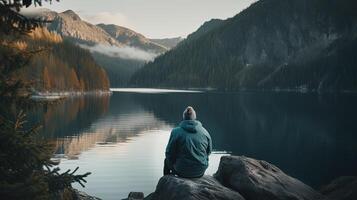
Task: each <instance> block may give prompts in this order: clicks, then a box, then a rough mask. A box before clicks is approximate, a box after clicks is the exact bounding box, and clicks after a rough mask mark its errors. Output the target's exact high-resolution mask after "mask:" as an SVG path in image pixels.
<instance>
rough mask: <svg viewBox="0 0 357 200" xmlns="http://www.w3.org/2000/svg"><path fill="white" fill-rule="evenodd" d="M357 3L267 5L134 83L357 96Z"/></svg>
mask: <svg viewBox="0 0 357 200" xmlns="http://www.w3.org/2000/svg"><path fill="white" fill-rule="evenodd" d="M356 9H357V3H356V2H355V1H353V0H345V1H338V0H331V1H324V0H291V1H285V0H260V1H258V2H256V3H254V4H252V5H251V6H250V7H249V8H247V9H246V10H244V11H242V12H241V13H239V14H238V15H236V16H234V17H232V18H230V19H227V20H225V21H212V22H211V23H206V24H205V25H204V26H202V27H201V28H200V29H199V30H198V31H197V32H195V33H193V34H192V35H191V37H188V39H186V40H184V41H183V42H181V43H180V44H179V45H178V46H177V47H176V48H175V49H173V50H171V51H169V52H167V53H165V54H164V55H162V56H159V57H157V58H156V59H155V61H154V62H150V63H148V64H147V65H145V66H144V67H143V68H142V69H141V70H139V71H138V72H137V73H136V74H135V75H134V76H133V78H132V80H131V83H132V84H133V85H136V86H149V87H150V86H151V87H156V86H160V87H214V88H221V89H233V90H237V89H238V90H242V89H268V90H271V89H274V90H302V91H336V90H338V91H341V90H357V82H356V80H357V61H356V59H355V56H353V52H356V51H357V42H356V41H357V40H356V39H357V14H356V12H355V10H356Z"/></svg>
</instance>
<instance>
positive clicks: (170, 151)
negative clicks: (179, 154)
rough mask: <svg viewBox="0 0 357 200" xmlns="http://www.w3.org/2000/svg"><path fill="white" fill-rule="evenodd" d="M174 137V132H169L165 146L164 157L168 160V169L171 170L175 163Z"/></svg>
mask: <svg viewBox="0 0 357 200" xmlns="http://www.w3.org/2000/svg"><path fill="white" fill-rule="evenodd" d="M176 143H177V142H176V136H175V133H174V131H171V135H170V139H169V142H168V144H167V146H166V151H165V157H166V159H167V160H168V164H169V168H171V169H172V166H173V165H174V164H175V161H176Z"/></svg>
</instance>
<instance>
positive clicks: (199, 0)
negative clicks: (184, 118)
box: [45, 0, 256, 38]
mask: <svg viewBox="0 0 357 200" xmlns="http://www.w3.org/2000/svg"><path fill="white" fill-rule="evenodd" d="M255 1H256V0H60V2H59V3H58V2H53V4H52V5H49V4H47V3H46V4H45V7H47V8H50V9H52V10H55V11H58V12H62V11H65V10H68V9H71V10H74V11H75V12H77V13H78V14H79V16H80V17H81V18H82V19H84V20H86V21H88V22H90V23H93V24H97V23H113V24H117V25H121V26H125V27H128V28H130V29H133V30H135V31H137V32H139V33H142V34H144V35H145V36H147V37H149V38H165V37H177V36H183V37H186V36H187V35H188V34H189V33H191V32H193V31H195V30H196V29H197V28H198V27H199V26H200V25H202V24H203V22H205V21H207V20H210V19H212V18H220V19H226V18H229V17H232V16H234V15H236V14H237V13H239V12H240V11H241V10H242V9H244V8H246V7H248V6H249V5H250V4H252V3H253V2H255Z"/></svg>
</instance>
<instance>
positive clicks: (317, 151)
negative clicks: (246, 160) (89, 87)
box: [33, 91, 357, 199]
mask: <svg viewBox="0 0 357 200" xmlns="http://www.w3.org/2000/svg"><path fill="white" fill-rule="evenodd" d="M356 100H357V97H356V96H353V95H348V96H318V95H310V94H293V93H281V94H274V93H216V92H205V93H154V94H151V93H125V92H123V91H122V92H120V93H117V92H114V93H113V95H112V96H111V97H83V98H73V99H68V100H66V101H65V102H64V103H63V104H60V105H55V106H51V107H46V108H41V109H39V110H38V112H37V113H36V114H34V115H33V117H34V118H36V119H39V120H40V121H41V122H42V123H43V124H44V127H45V129H44V132H43V135H44V136H46V137H48V138H53V139H54V140H55V141H56V144H57V152H56V153H57V156H58V157H61V158H62V159H61V167H62V168H64V169H67V168H74V167H76V166H80V170H81V171H83V172H85V171H91V172H93V175H91V176H90V177H89V179H88V184H87V187H86V189H85V191H87V192H89V193H90V194H95V195H98V196H99V197H102V198H104V199H117V198H118V197H125V196H126V195H127V193H128V192H129V191H132V190H136V191H143V192H145V193H149V192H151V191H152V190H154V188H155V185H156V182H157V180H158V179H159V177H160V176H161V174H162V171H161V170H162V160H163V157H164V148H165V145H166V142H167V139H168V136H169V132H170V129H171V128H172V127H173V126H175V125H176V124H177V123H178V122H179V121H180V120H181V117H182V111H183V109H184V108H185V107H186V106H187V105H192V106H194V107H195V109H196V110H197V114H198V118H199V119H200V120H201V121H202V123H203V124H204V126H205V127H206V128H207V129H208V130H209V131H210V133H211V136H212V139H213V142H214V149H215V150H217V151H229V152H232V153H233V154H237V155H247V156H252V157H255V158H259V159H264V160H267V161H269V162H272V163H274V164H276V165H277V166H278V167H280V168H281V169H283V170H284V171H285V172H287V173H288V174H291V175H293V176H295V177H297V178H299V179H301V180H302V181H304V182H306V183H308V184H310V185H312V186H314V187H319V186H320V185H321V184H324V183H327V182H329V181H330V180H332V179H333V178H336V177H338V176H341V175H357V172H356V171H355V168H356V167H357V145H356V143H357V142H356V137H357V136H356V135H355V133H356V132H357V126H356V125H355V123H354V121H355V116H354V113H356V112H357V105H355V102H356ZM41 113H43V114H41ZM221 155H222V154H214V155H212V156H211V166H210V168H209V170H208V172H207V173H209V174H212V173H214V171H215V170H216V169H217V165H218V162H219V157H220V156H221Z"/></svg>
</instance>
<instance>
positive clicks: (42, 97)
mask: <svg viewBox="0 0 357 200" xmlns="http://www.w3.org/2000/svg"><path fill="white" fill-rule="evenodd" d="M112 93H113V92H112V91H110V90H108V91H104V90H94V91H62V92H48V91H46V92H37V91H36V92H34V94H31V95H30V99H32V100H34V101H56V100H61V99H66V98H68V97H75V96H84V95H111V94H112Z"/></svg>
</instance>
